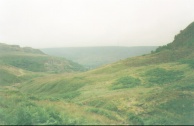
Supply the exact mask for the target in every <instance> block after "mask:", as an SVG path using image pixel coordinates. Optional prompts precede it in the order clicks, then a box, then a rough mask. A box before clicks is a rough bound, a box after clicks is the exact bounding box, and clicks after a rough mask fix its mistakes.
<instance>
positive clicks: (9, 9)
mask: <svg viewBox="0 0 194 126" xmlns="http://www.w3.org/2000/svg"><path fill="white" fill-rule="evenodd" d="M192 5H194V1H193V0H171V1H169V0H157V1H153V0H71V1H70V0H41V1H40V0H28V1H26V0H17V1H16V0H0V15H1V16H0V26H1V29H0V42H1V43H6V44H11V45H20V46H21V47H33V48H59V47H95V46H121V47H122V46H126V47H133V46H162V45H166V44H167V43H170V42H172V41H173V39H174V36H175V35H176V34H178V33H179V32H180V30H182V29H184V28H185V27H187V26H188V24H190V23H191V22H193V21H194V15H193V12H194V8H193V6H192Z"/></svg>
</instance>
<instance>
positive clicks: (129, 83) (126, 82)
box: [111, 76, 141, 90]
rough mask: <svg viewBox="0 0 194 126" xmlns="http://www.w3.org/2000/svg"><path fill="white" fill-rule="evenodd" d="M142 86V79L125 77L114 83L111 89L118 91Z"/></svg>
mask: <svg viewBox="0 0 194 126" xmlns="http://www.w3.org/2000/svg"><path fill="white" fill-rule="evenodd" d="M140 84H141V81H140V79H138V78H134V77H131V76H125V77H121V78H119V79H118V80H116V82H114V83H113V84H112V85H111V89H113V90H116V89H123V88H133V87H135V86H137V85H140Z"/></svg>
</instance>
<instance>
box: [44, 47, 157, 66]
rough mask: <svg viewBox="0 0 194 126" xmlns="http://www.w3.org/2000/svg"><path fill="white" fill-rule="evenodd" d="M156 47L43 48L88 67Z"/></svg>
mask: <svg viewBox="0 0 194 126" xmlns="http://www.w3.org/2000/svg"><path fill="white" fill-rule="evenodd" d="M156 48H157V46H134V47H122V46H97V47H62V48H45V49H41V50H42V51H43V52H44V53H46V54H49V55H53V56H60V57H65V58H67V59H70V60H72V61H74V62H77V63H79V64H81V65H83V66H85V67H87V68H96V67H99V66H102V65H105V64H109V63H113V62H116V61H119V60H123V59H125V58H129V57H134V56H140V55H143V54H148V53H150V52H151V51H152V50H155V49H156Z"/></svg>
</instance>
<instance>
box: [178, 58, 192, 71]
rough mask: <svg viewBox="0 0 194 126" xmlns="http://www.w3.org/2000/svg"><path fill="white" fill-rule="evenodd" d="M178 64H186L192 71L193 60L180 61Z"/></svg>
mask: <svg viewBox="0 0 194 126" xmlns="http://www.w3.org/2000/svg"><path fill="white" fill-rule="evenodd" d="M179 62H180V63H183V64H188V65H189V66H190V67H191V68H192V69H194V59H187V60H181V61H179Z"/></svg>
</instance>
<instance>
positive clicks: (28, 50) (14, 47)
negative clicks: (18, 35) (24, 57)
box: [0, 43, 44, 54]
mask: <svg viewBox="0 0 194 126" xmlns="http://www.w3.org/2000/svg"><path fill="white" fill-rule="evenodd" d="M0 51H1V52H3V51H4V52H7V51H9V52H10V51H11V52H13V51H16V52H26V53H36V54H44V53H43V52H42V51H41V50H39V49H33V48H31V47H23V48H22V47H20V46H19V45H7V44H4V43H0Z"/></svg>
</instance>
